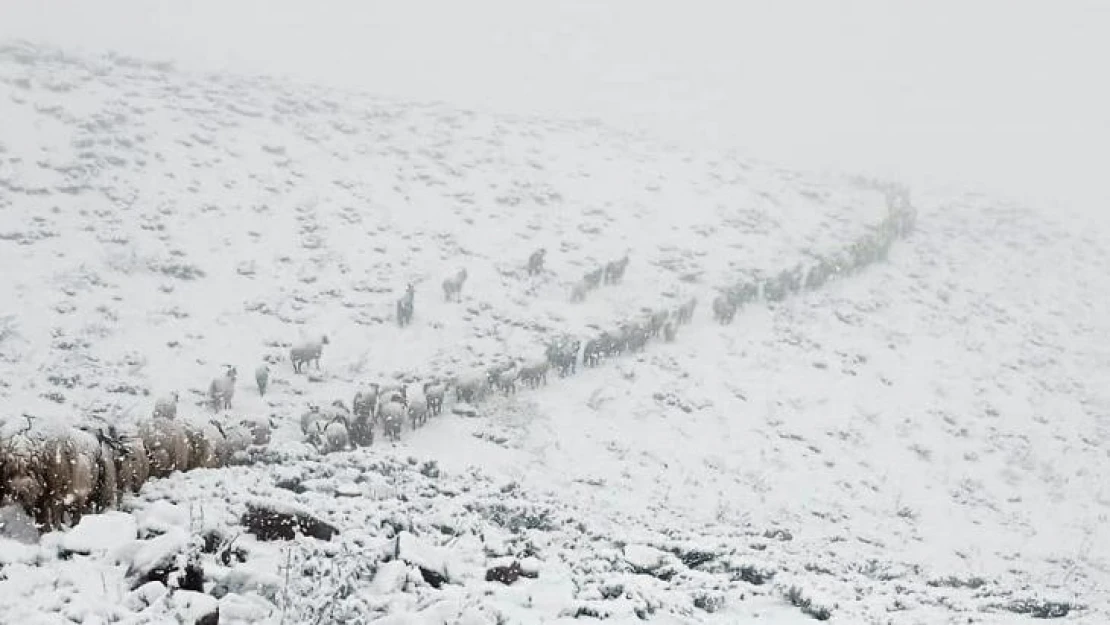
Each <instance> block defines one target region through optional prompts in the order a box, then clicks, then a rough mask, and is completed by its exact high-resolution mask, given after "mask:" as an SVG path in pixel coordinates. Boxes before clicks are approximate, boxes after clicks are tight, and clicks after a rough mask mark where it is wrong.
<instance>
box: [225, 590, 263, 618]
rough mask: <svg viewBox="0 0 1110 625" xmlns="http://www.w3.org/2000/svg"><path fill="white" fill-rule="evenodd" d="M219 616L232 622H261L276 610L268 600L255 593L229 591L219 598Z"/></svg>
mask: <svg viewBox="0 0 1110 625" xmlns="http://www.w3.org/2000/svg"><path fill="white" fill-rule="evenodd" d="M219 607H220V616H221V617H223V618H224V619H226V620H228V621H230V622H233V623H261V622H263V621H265V620H266V618H267V617H269V616H270V615H272V614H274V613H275V612H276V611H277V607H276V606H275V605H274V604H273V603H270V602H269V601H267V600H265V599H263V598H262V597H258V596H255V595H240V594H237V593H229V594H227V595H224V596H223V597H222V598H221V599H220V605H219Z"/></svg>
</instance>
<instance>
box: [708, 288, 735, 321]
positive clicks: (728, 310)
mask: <svg viewBox="0 0 1110 625" xmlns="http://www.w3.org/2000/svg"><path fill="white" fill-rule="evenodd" d="M735 316H736V304H734V303H733V302H732V301H730V300H729V299H728V297H727V296H725V295H718V296H717V297H716V298H714V299H713V318H714V319H716V320H717V321H718V322H720V323H721V325H725V324H729V323H732V319H733V317H735Z"/></svg>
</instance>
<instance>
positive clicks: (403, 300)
mask: <svg viewBox="0 0 1110 625" xmlns="http://www.w3.org/2000/svg"><path fill="white" fill-rule="evenodd" d="M415 297H416V287H414V286H413V285H412V283H411V282H410V283H409V284H408V286H407V287H405V294H404V295H402V296H401V297H400V299H398V300H397V325H399V326H401V327H402V328H403V327H405V326H407V325H408V324H410V323H412V313H413V309H414V303H413V300H414V299H415Z"/></svg>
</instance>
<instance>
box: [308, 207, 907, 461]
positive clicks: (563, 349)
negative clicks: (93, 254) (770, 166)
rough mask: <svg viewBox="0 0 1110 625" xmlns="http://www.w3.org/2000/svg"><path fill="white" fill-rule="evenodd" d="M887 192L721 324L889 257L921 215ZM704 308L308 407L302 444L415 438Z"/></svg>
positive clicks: (725, 313) (757, 288)
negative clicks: (862, 219)
mask: <svg viewBox="0 0 1110 625" xmlns="http://www.w3.org/2000/svg"><path fill="white" fill-rule="evenodd" d="M886 190H887V205H888V208H889V211H888V214H887V215H886V216H885V217H884V219H883V220H882V221H881V222H880V223H879V224H876V225H874V226H873V227H872V228H871V229H870V231H869V232H868V233H867V234H865V235H864V236H863V237H861V238H860V239H858V240H857V241H855V242H853V243H852V244H851V245H849V246H848V247H846V248H844V249H843V250H841V251H839V252H836V253H833V254H830V255H827V256H815V260H814V262H813V263H812V265H810V266H808V267H805V266H803V265H798V266H796V267H795V268H793V269H789V270H785V271H782V272H780V273H778V274H776V275H774V276H770V277H767V278H764V279H758V278H755V277H753V278H750V279H748V280H745V281H743V282H740V283H738V284H735V285H732V286H729V287H725V288H720V289H719V291H720V293H719V295H717V297H716V298H715V299H714V300H713V302H712V312H713V317H714V319H716V320H717V321H718V322H720V323H722V324H728V323H731V322H732V320H733V318H734V317H735V315H736V312H737V310H738V309H739V308H741V307H742V306H744V305H746V304H749V303H752V302H753V301H756V300H758V299H760V298H762V299H763V300H765V301H768V302H777V301H781V300H783V299H784V298H785V297H786V296H787V295H789V294H791V293H797V292H800V291H802V290H803V289H806V290H812V289H817V288H819V287H821V286H823V285H824V284H825V283H826V282H828V281H829V280H830V279H832V278H834V277H837V276H841V275H844V274H847V273H851V272H854V271H858V270H860V269H862V268H863V267H865V266H867V265H868V264H870V263H873V262H876V261H878V260H882V259H884V258H886V256H887V253H888V251H889V249H890V246H891V245H892V244H893V242H894V241H895V239H896V238H898V237H900V236H904V235H906V234H908V233H909V232H911V231H912V230H913V227H914V223H915V221H916V211H915V209H914V208H913V207H912V206H911V205H910V204H909V201H908V196H907V195H906V193H905V191H904V190H903V189H899V188H896V187H889V188H887V189H886ZM545 255H546V251H545V250H544V249H542V248H541V249H538V250H536V251H535V252H533V253H532V255H531V256H530V257H529V259H528V262H527V265H526V269H527V272H528V274H529V275H536V274H538V273H541V272H542V271H543V265H544V259H545ZM628 264H629V256H628V255H627V254H625V255H624V256H623V257H622V258H619V259H616V260H612V261H609V262H608V263H605V264H604V265H602V266H600V267H597V268H595V269H593V270H591V271H590V272H588V273H587V274H586V275H585V276H583V278H582V279H580V280H579V281H577V282H576V283H575V284H574V286H573V288H572V293H571V299H572V300H573V301H581V300H582V299H584V297H585V294H586V293H588V292H589V291H590V290H593V289H596V288H598V287H599V286H600V285H601V284H619V283H620V282H621V280H622V278H623V276H624V273H625V270H626V268H627V267H628ZM466 276H467V273H466V270H465V269H461V270H459V271H458V273H456V274H455V275H454V276H453V277H451V278H448V279H447V280H444V282H443V295H444V299H445V300H447V301H452V300H458V299H459V297H460V294H461V290H462V287H463V284H464V283H465V281H466ZM413 297H414V288H413V286H412V285H411V284H409V285H408V288H407V290H406V292H405V295H404V296H403V297H402V298H401V299H400V300H398V302H397V320H398V323H399V324H400V325H402V326H404V325H406V324H407V323H409V321H411V319H412V312H413ZM697 305H698V300H697V298H696V297H689V298H688V299H686V300H685V301H682V302H680V303H678V304H677V305H674V306H671V307H661V308H658V309H654V310H644V311H642V312H641V314H640V315H638V316H636V317H633V318H631V319H626V320H625V321H623V322H621V323H619V324H617V326H616V327H613V328H610V329H606V330H602V331H601V332H600V334H598V335H596V336H593V337H589V338H579V337H574V336H569V335H563V336H559V337H556V338H554V339H552V340H550V341H548V342H547V344H546V345H545V349H544V353H543V355H542V356H540V355H538V354H537V356H536V357H535V358H532V359H528V358H512V359H506V360H505V361H503V362H500V363H497V364H494V365H492V366H489V367H484V368H475V369H473V370H471V371H469V372H465V373H462V374H459V375H455V376H445V377H440V378H433V379H431V380H427V381H421V380H417V379H412V378H409V379H407V380H406V381H405V382H398V383H394V384H389V385H385V384H381V383H372V384H369V385H367V386H365V387H364V388H361V389H359V390H358V391H356V393H355V395H354V398H353V399H352V400H351V407H350V408H348V407H347V405H346V403H344V402H343V401H342V400H336V401H334V402H332V403H331V405H329V406H327V407H324V408H321V407H320V406H319V405H315V404H310V405H309V408H308V411H307V412H305V413H304V414H303V415H302V417H301V431H302V433H303V434H304V436H305V439H306V440H307V441H309V442H310V443H312V444H313V445H314V446H316V448H317V449H318V450H319V451H321V452H323V453H328V452H334V451H344V450H350V449H353V448H355V447H363V446H369V445H371V444H372V443H373V442H374V429H375V427H380V428H381V430H382V433H383V434H384V435H385V436H386V437H387V438H388V439H390V440H398V439H399V438H400V435H401V430H402V426H403V424H404V423H405V422H406V420H407V421H408V422H409V423H411V428H412V429H413V430H415V429H416V428H418V427H420V426H422V425H423V424H424V423H426V422H427V419H428V416H429V415H438V414H440V412H441V411H442V409H443V402H444V398H445V397H446V396H447V395H448V393H449V391H453V398H454V400H455V402H456V404H465V405H466V406H467V407H470V408H472V407H473V404H476V403H478V402H480V401H482V400H484V399H485V398H487V397H489V396H490V395H491V394H492V393H495V392H500V393H502V394H506V395H509V394H513V393H515V392H516V391H517V388H518V385H523V386H527V387H530V388H536V387H538V386H539V385H541V384H546V383H547V374H548V372H549V371H551V370H552V369H554V370H555V371H556V373H557V374H558V375H559V376H560V377H566V376H568V375H572V374H574V373H575V372H577V369H578V365H579V364H581V365H582V366H585V367H594V366H597V365H598V364H600V363H601V361H602V360H604V359H607V358H612V357H614V356H619V355H621V354H624V353H635V352H639V351H642V350H643V349H644V348H645V346H646V345H647V343H648V341H649V340H651V339H657V338H662V339H663V340H664V341H666V342H672V341H674V340H675V338H676V336H677V334H678V328H679V327H680V326H682V325H685V324H688V323H690V322H691V321H692V319H693V316H694V312H695V310H696V309H697ZM325 344H327V337H323V338H322V339H321V340H319V341H316V342H312V343H306V344H303V345H299V346H297V347H294V348H293V349H292V350H291V352H290V358H291V360H292V361H293V362H294V369H295V370H298V371H299V369H298V365H297V363H298V362H307V361H309V360H312V361H313V362H316V363H317V366H319V356H320V352H321V350H322V348H323V345H325ZM457 410H459V411H460V412H466V411H467V408H464V407H462V406H459V407H458V408H457Z"/></svg>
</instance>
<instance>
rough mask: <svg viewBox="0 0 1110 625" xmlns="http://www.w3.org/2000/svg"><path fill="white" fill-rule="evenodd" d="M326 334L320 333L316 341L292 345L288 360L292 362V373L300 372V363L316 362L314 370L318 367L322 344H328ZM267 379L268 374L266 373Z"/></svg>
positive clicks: (322, 350) (322, 348)
mask: <svg viewBox="0 0 1110 625" xmlns="http://www.w3.org/2000/svg"><path fill="white" fill-rule="evenodd" d="M329 344H330V343H329V341H328V336H327V335H326V334H324V335H321V336H320V338H319V339H318V340H316V341H308V342H305V343H301V344H299V345H294V346H293V347H291V348H290V349H289V360H290V361H291V362H292V363H293V373H300V372H301V365H304V364H311V363H316V370H317V371H319V369H320V356H321V355H322V354H323V353H324V346H325V345H329ZM267 379H269V374H267Z"/></svg>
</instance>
